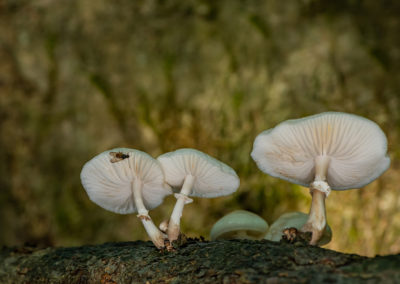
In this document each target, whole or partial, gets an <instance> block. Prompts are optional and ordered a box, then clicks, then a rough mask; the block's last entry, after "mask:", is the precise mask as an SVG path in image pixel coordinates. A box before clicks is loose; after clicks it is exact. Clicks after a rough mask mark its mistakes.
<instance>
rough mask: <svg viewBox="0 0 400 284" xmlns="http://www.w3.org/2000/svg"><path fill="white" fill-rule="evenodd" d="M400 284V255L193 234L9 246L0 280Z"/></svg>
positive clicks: (0, 268) (2, 255)
mask: <svg viewBox="0 0 400 284" xmlns="http://www.w3.org/2000/svg"><path fill="white" fill-rule="evenodd" d="M289 282H290V283H310V282H312V283H400V254H399V255H387V256H376V257H374V258H368V257H363V256H359V255H355V254H344V253H339V252H336V251H332V250H328V249H323V248H319V247H315V246H309V245H307V244H303V243H301V242H296V243H294V244H290V243H285V242H283V241H281V242H280V243H275V242H270V241H267V240H263V241H250V240H230V241H225V240H224V241H213V242H208V241H202V240H197V239H196V240H194V239H189V240H187V242H186V243H184V244H183V245H181V246H180V247H178V248H177V249H176V250H174V251H159V250H157V249H156V248H155V247H154V245H153V244H152V243H151V242H143V241H135V242H124V243H105V244H101V245H87V246H81V247H65V248H64V247H58V248H54V247H49V248H37V247H31V246H24V247H19V248H7V247H5V248H3V249H2V250H1V252H0V283H108V284H110V283H289Z"/></svg>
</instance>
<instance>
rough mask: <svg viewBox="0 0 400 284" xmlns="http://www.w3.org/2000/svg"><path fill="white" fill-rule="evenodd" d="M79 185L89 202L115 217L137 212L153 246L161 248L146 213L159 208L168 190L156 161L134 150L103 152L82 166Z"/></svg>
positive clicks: (161, 238) (159, 235)
mask: <svg viewBox="0 0 400 284" xmlns="http://www.w3.org/2000/svg"><path fill="white" fill-rule="evenodd" d="M81 181H82V185H83V187H84V188H85V190H86V192H87V194H88V196H89V198H90V200H92V201H93V202H94V203H96V204H97V205H99V206H100V207H102V208H104V209H106V210H109V211H112V212H114V213H119V214H130V213H135V212H138V213H139V214H138V215H137V216H138V217H139V219H140V220H141V221H142V223H143V226H144V228H145V229H146V231H147V234H148V235H149V237H150V239H151V240H152V242H153V243H154V245H155V246H156V247H157V248H162V247H164V239H165V237H166V236H165V235H164V234H163V233H162V232H160V230H158V228H157V227H156V226H155V225H154V223H153V221H152V220H151V218H150V216H149V214H148V210H150V209H153V208H155V207H157V206H158V205H160V204H161V203H162V201H163V199H164V197H165V196H167V195H169V194H172V190H171V188H170V187H169V185H168V184H166V183H165V180H164V173H163V170H162V168H161V166H160V164H159V162H158V161H157V160H156V159H153V158H152V157H151V156H149V155H148V154H146V153H144V152H141V151H138V150H134V149H127V148H117V149H113V150H110V151H105V152H103V153H101V154H99V155H97V156H96V157H94V158H93V159H91V160H90V161H89V162H87V163H86V164H85V165H84V166H83V169H82V172H81Z"/></svg>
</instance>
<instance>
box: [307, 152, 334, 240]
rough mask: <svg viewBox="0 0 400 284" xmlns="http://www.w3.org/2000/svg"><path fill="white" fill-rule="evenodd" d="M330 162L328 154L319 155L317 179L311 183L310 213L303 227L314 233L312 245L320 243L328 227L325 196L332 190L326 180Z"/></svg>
mask: <svg viewBox="0 0 400 284" xmlns="http://www.w3.org/2000/svg"><path fill="white" fill-rule="evenodd" d="M329 162H330V158H329V157H328V156H317V157H316V159H315V179H314V182H312V183H311V185H310V193H311V195H312V201H311V208H310V213H309V214H308V219H307V222H306V223H305V224H304V225H303V227H302V228H301V231H303V232H311V233H312V237H311V241H310V244H311V245H316V244H317V243H318V241H319V239H320V238H321V237H322V234H323V233H324V230H325V227H326V212H325V198H326V197H327V196H328V195H329V193H330V190H331V189H330V187H329V184H328V183H327V182H326V175H327V171H328V166H329Z"/></svg>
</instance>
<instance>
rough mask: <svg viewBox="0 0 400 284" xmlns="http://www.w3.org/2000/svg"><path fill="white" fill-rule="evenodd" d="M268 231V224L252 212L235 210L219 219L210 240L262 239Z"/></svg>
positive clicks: (212, 230)
mask: <svg viewBox="0 0 400 284" xmlns="http://www.w3.org/2000/svg"><path fill="white" fill-rule="evenodd" d="M267 230H268V223H267V222H266V221H265V220H264V219H263V218H261V217H260V216H258V215H257V214H254V213H252V212H249V211H246V210H235V211H233V212H231V213H229V214H227V215H225V216H224V217H222V218H221V219H219V220H218V221H217V222H216V223H215V224H214V226H213V227H212V229H211V232H210V239H211V240H212V241H215V240H231V239H250V240H258V239H262V238H263V237H264V235H265V233H266V232H267Z"/></svg>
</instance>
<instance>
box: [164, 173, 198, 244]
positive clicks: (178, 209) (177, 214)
mask: <svg viewBox="0 0 400 284" xmlns="http://www.w3.org/2000/svg"><path fill="white" fill-rule="evenodd" d="M193 184H194V176H192V175H187V176H186V177H185V180H184V182H183V185H182V189H181V192H180V193H176V194H175V198H176V203H175V207H174V210H173V211H172V214H171V218H170V219H169V224H168V230H167V234H168V239H169V241H170V242H172V241H175V240H177V239H178V237H179V234H180V222H181V217H182V211H183V207H184V206H185V204H189V203H191V202H192V201H193V200H192V199H191V198H189V197H188V195H189V194H190V193H191V191H192V187H193Z"/></svg>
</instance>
